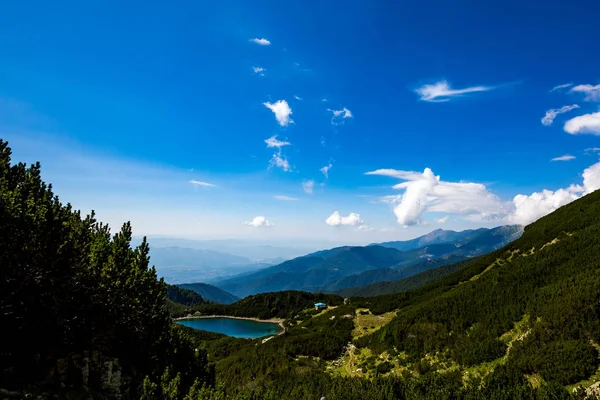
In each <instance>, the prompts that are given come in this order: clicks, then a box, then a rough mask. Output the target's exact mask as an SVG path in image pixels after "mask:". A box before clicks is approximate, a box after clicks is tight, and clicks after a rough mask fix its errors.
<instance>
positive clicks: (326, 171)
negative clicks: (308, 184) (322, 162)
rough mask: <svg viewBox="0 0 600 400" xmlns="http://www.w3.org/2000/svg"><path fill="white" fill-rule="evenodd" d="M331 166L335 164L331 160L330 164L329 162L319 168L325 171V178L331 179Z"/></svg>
mask: <svg viewBox="0 0 600 400" xmlns="http://www.w3.org/2000/svg"><path fill="white" fill-rule="evenodd" d="M331 167H333V164H332V163H331V162H330V163H329V164H327V165H326V166H324V167H323V168H321V169H320V170H319V171H321V172H322V173H323V175H325V179H329V170H330V169H331Z"/></svg>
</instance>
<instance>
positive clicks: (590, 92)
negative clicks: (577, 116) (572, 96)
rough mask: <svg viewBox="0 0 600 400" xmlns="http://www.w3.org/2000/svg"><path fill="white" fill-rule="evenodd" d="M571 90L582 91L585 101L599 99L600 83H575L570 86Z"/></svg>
mask: <svg viewBox="0 0 600 400" xmlns="http://www.w3.org/2000/svg"><path fill="white" fill-rule="evenodd" d="M571 92H576V93H584V94H585V97H584V100H585V101H600V85H595V86H593V85H577V86H575V87H573V88H571Z"/></svg>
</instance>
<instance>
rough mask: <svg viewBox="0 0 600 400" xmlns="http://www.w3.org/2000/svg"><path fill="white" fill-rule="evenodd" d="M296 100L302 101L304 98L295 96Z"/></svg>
mask: <svg viewBox="0 0 600 400" xmlns="http://www.w3.org/2000/svg"><path fill="white" fill-rule="evenodd" d="M294 98H295V99H296V100H302V97H300V96H296V95H294Z"/></svg>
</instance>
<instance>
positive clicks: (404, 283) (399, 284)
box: [336, 260, 470, 297]
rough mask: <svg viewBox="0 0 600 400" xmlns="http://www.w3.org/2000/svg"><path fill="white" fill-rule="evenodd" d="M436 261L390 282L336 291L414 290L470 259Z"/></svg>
mask: <svg viewBox="0 0 600 400" xmlns="http://www.w3.org/2000/svg"><path fill="white" fill-rule="evenodd" d="M437 261H438V260H431V261H428V262H427V265H432V264H433V267H432V268H429V269H427V270H425V271H423V272H420V273H418V274H416V275H412V276H409V277H407V278H402V279H399V280H397V281H392V282H390V281H381V282H376V283H372V284H370V285H366V286H357V287H347V288H345V289H341V290H338V291H337V292H336V293H337V294H339V295H340V296H343V297H375V296H381V295H388V294H394V293H400V292H407V291H409V290H415V289H418V288H420V287H421V286H425V285H426V284H428V283H430V282H433V281H436V280H438V279H440V278H443V277H444V276H446V275H450V274H451V273H453V272H455V271H458V270H459V269H461V268H462V267H463V266H464V265H466V264H467V263H468V262H470V260H464V261H457V262H454V263H450V264H447V265H442V266H436V264H437ZM418 267H420V265H416V266H414V267H411V268H418ZM392 271H395V270H392ZM398 272H400V271H398Z"/></svg>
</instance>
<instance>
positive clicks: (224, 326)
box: [177, 317, 281, 339]
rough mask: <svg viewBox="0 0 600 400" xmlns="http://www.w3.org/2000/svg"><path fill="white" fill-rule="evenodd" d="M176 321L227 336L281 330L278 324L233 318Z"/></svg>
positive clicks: (251, 337)
mask: <svg viewBox="0 0 600 400" xmlns="http://www.w3.org/2000/svg"><path fill="white" fill-rule="evenodd" d="M177 323H178V324H181V325H183V326H187V327H188V328H194V329H200V330H202V331H209V332H217V333H223V334H225V335H227V336H233V337H236V338H245V339H255V338H259V337H263V336H269V335H277V334H278V333H280V332H281V327H280V326H279V325H278V324H274V323H271V322H256V321H250V320H246V319H235V318H220V317H219V318H194V319H183V320H181V321H177Z"/></svg>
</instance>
